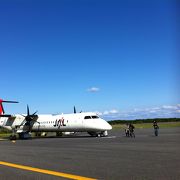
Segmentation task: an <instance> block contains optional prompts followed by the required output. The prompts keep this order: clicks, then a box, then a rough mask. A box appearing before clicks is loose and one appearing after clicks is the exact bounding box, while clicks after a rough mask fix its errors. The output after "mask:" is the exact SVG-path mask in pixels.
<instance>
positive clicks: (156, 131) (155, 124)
mask: <svg viewBox="0 0 180 180" xmlns="http://www.w3.org/2000/svg"><path fill="white" fill-rule="evenodd" d="M153 127H154V135H155V136H158V130H159V126H158V124H157V122H156V121H154V122H153Z"/></svg>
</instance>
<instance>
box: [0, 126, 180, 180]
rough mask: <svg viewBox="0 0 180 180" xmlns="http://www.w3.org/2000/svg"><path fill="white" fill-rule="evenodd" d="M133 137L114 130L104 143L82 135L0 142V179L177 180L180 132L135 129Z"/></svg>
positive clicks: (179, 165)
mask: <svg viewBox="0 0 180 180" xmlns="http://www.w3.org/2000/svg"><path fill="white" fill-rule="evenodd" d="M135 134H136V137H135V138H128V137H125V136H124V131H123V130H112V131H110V132H109V136H108V137H104V138H99V137H98V138H96V137H90V136H89V135H87V134H84V133H79V134H77V135H75V136H73V137H72V136H66V137H60V138H56V137H54V138H53V137H47V138H39V139H38V138H37V139H32V140H17V141H15V142H12V141H0V180H11V179H13V180H21V179H22V180H25V179H27V180H31V179H33V180H56V179H73V177H72V176H70V175H74V176H76V175H77V176H79V178H74V179H83V178H90V179H91V178H92V179H101V180H126V179H130V180H131V179H132V180H136V179H137V180H141V179H142V180H144V179H145V180H156V179H157V180H161V179H162V180H176V179H177V180H179V179H180V128H166V129H160V131H159V136H158V137H155V136H154V134H153V129H135ZM1 162H3V163H12V164H15V165H21V166H23V167H24V166H25V167H28V169H26V170H25V169H21V168H17V167H11V166H7V165H5V164H3V163H1ZM31 168H38V169H41V170H45V172H46V171H53V172H56V173H54V174H52V175H49V174H46V173H41V172H35V171H33V170H32V169H31ZM57 173H64V174H67V177H64V176H61V174H60V176H56V174H57Z"/></svg>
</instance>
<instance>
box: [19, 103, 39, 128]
mask: <svg viewBox="0 0 180 180" xmlns="http://www.w3.org/2000/svg"><path fill="white" fill-rule="evenodd" d="M36 113H37V111H36V112H34V113H33V114H30V111H29V106H28V105H27V115H26V116H24V115H22V116H23V117H25V119H24V121H23V122H22V123H21V125H23V124H25V125H27V126H29V131H30V126H31V122H35V121H37V118H38V115H37V114H36Z"/></svg>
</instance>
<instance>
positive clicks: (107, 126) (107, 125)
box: [103, 121, 112, 130]
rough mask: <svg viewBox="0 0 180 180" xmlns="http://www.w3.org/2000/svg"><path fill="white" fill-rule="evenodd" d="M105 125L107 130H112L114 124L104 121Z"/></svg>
mask: <svg viewBox="0 0 180 180" xmlns="http://www.w3.org/2000/svg"><path fill="white" fill-rule="evenodd" d="M103 127H104V129H105V130H111V129H112V126H111V125H110V124H109V123H108V122H107V121H104V123H103Z"/></svg>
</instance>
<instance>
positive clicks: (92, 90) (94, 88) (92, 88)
mask: <svg viewBox="0 0 180 180" xmlns="http://www.w3.org/2000/svg"><path fill="white" fill-rule="evenodd" d="M87 91H88V92H98V91H100V89H99V88H97V87H91V88H89V89H87Z"/></svg>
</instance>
